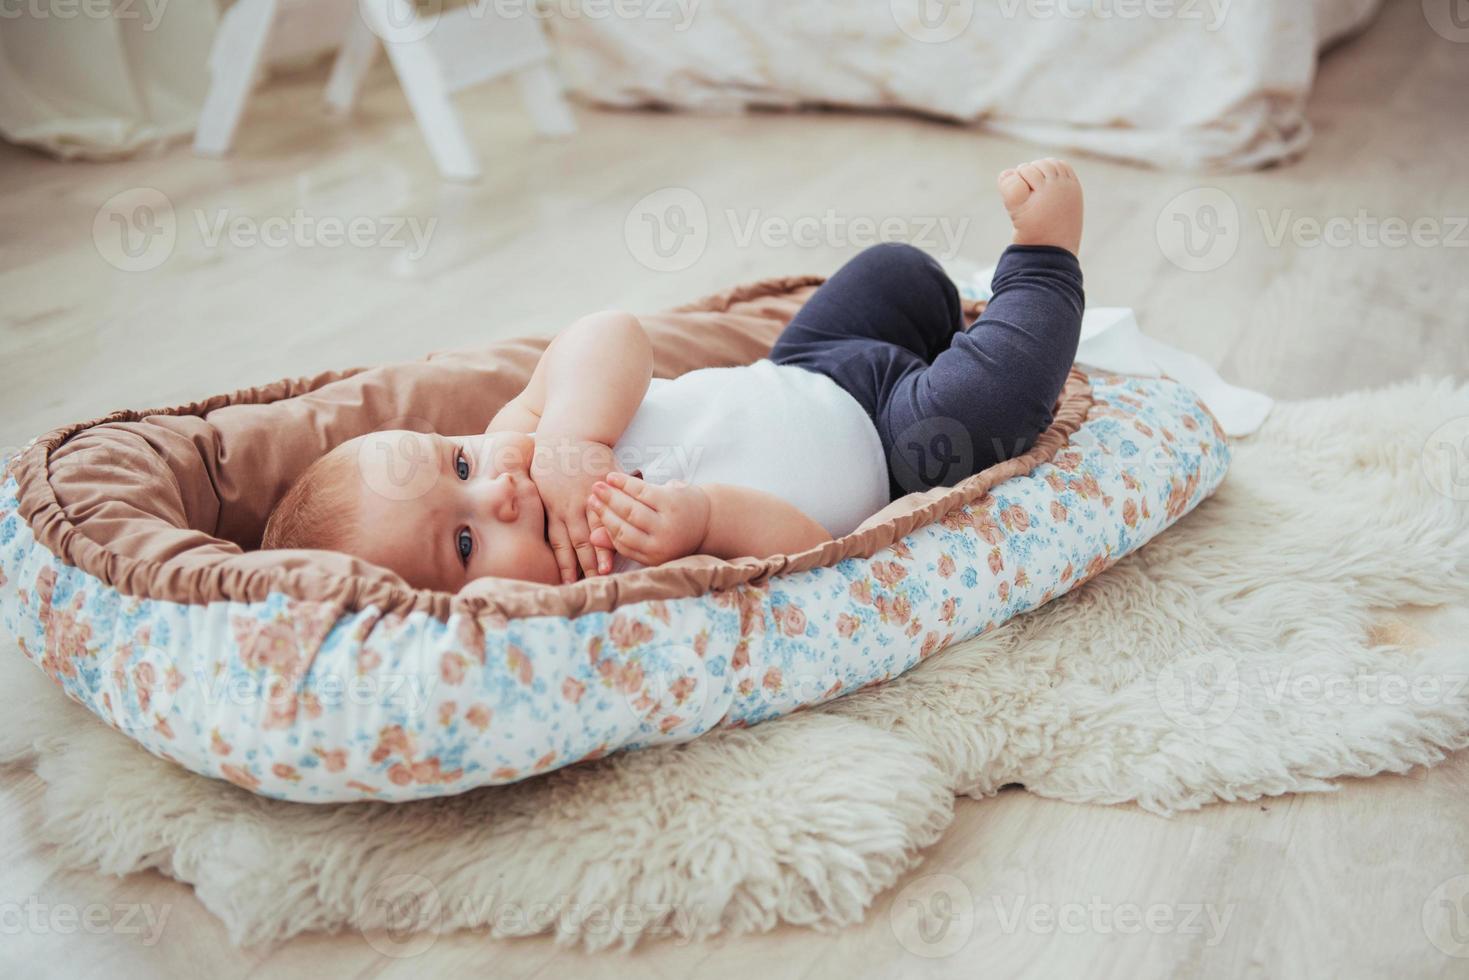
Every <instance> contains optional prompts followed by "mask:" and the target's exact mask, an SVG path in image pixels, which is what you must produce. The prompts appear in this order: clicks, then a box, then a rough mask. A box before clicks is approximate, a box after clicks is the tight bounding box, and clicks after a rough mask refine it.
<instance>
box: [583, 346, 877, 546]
mask: <svg viewBox="0 0 1469 980" xmlns="http://www.w3.org/2000/svg"><path fill="white" fill-rule="evenodd" d="M612 448H613V453H614V455H615V456H616V457H617V462H618V465H619V466H621V467H622V469H623V470H624V471H626V472H628V473H637V472H641V474H642V477H643V479H644V480H647V481H648V482H649V483H668V482H671V481H673V480H682V481H684V482H685V483H689V484H694V485H698V484H710V483H725V484H733V485H736V486H742V487H751V488H753V489H756V490H763V491H765V492H766V493H769V494H774V495H775V496H777V497H779V498H781V499H782V500H784V501H786V502H787V503H789V504H790V505H791V506H793V507H795V508H797V509H798V510H800V511H801V512H802V513H804V514H806V515H807V516H808V517H810V518H811V519H812V520H814V521H816V523H818V524H820V525H821V526H822V527H824V528H825V529H826V531H827V533H829V534H830V535H831V536H832V537H841V536H842V535H844V534H848V533H850V532H851V531H853V530H856V528H857V525H858V524H861V523H862V522H863V521H864V520H866V519H867V518H869V517H871V516H872V515H873V514H875V513H876V512H877V511H879V510H881V509H882V508H883V507H884V506H886V505H887V503H888V469H887V460H886V458H885V456H884V454H883V449H882V442H881V440H879V439H878V436H877V429H876V428H874V427H873V424H872V420H871V419H869V418H868V417H867V413H866V412H865V411H863V410H862V406H861V405H859V404H858V403H857V400H856V399H855V398H853V397H852V396H851V395H849V394H847V392H846V391H845V390H843V389H842V387H841V386H840V385H838V384H837V383H836V382H835V381H833V380H831V379H830V378H828V377H827V376H826V375H824V374H817V373H816V372H814V371H807V370H806V369H805V368H799V367H792V366H789V365H780V364H775V363H774V362H772V361H769V360H760V361H756V362H755V363H754V364H750V365H744V366H741V367H727V368H703V369H701V370H698V371H690V372H689V373H687V374H684V375H680V376H679V377H677V378H674V379H672V380H665V379H661V378H654V379H653V380H652V381H651V382H650V383H649V385H648V393H647V395H645V396H644V398H643V403H642V404H641V405H640V406H638V410H637V412H636V413H635V414H634V415H633V417H632V421H631V422H629V423H628V426H627V430H626V431H625V432H623V434H622V438H621V439H619V440H617V444H616V445H615V446H613V447H612ZM639 567H641V566H639V565H638V564H637V563H635V562H631V561H629V560H628V559H624V558H621V557H619V558H618V560H617V562H616V564H615V565H614V568H613V570H614V571H625V570H629V569H632V568H639Z"/></svg>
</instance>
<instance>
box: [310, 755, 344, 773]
mask: <svg viewBox="0 0 1469 980" xmlns="http://www.w3.org/2000/svg"><path fill="white" fill-rule="evenodd" d="M316 754H317V756H318V757H319V758H320V759H321V764H322V766H323V767H325V768H326V771H327V772H342V771H344V770H345V769H346V768H347V750H346V749H317V750H316Z"/></svg>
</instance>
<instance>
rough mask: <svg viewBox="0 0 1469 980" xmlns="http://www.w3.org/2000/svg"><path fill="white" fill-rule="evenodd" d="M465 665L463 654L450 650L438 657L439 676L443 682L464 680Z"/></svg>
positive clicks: (455, 682) (451, 682) (466, 664)
mask: <svg viewBox="0 0 1469 980" xmlns="http://www.w3.org/2000/svg"><path fill="white" fill-rule="evenodd" d="M467 666H468V662H467V661H466V660H465V659H464V654H462V653H459V652H458V651H455V650H450V651H449V652H448V653H445V654H444V655H443V656H442V657H440V658H439V676H440V677H441V678H443V680H444V683H445V684H459V683H461V682H462V681H463V680H464V669H465V667H467Z"/></svg>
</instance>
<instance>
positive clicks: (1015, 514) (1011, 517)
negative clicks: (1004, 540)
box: [1000, 504, 1030, 531]
mask: <svg viewBox="0 0 1469 980" xmlns="http://www.w3.org/2000/svg"><path fill="white" fill-rule="evenodd" d="M1000 520H1002V521H1004V522H1005V526H1006V527H1007V528H1009V529H1010V530H1012V531H1024V530H1025V529H1027V528H1028V527H1030V515H1029V514H1027V513H1026V512H1025V508H1024V507H1021V506H1020V505H1019V504H1011V505H1010V506H1009V507H1006V508H1005V509H1004V510H1002V511H1000Z"/></svg>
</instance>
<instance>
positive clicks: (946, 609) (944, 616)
mask: <svg viewBox="0 0 1469 980" xmlns="http://www.w3.org/2000/svg"><path fill="white" fill-rule="evenodd" d="M958 610H959V603H958V602H956V601H955V600H954V597H953V596H949V597H948V598H946V599H945V600H944V604H943V606H941V607H940V608H939V622H941V623H945V624H948V623H952V622H953V621H954V616H955V614H956V613H957V612H958Z"/></svg>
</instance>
